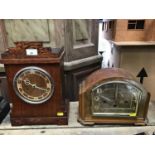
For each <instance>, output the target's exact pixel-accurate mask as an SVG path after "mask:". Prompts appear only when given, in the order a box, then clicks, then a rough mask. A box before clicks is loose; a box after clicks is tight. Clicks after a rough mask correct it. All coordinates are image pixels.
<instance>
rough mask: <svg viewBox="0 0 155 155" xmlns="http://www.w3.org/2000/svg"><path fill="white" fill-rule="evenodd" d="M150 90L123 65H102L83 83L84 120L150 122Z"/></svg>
mask: <svg viewBox="0 0 155 155" xmlns="http://www.w3.org/2000/svg"><path fill="white" fill-rule="evenodd" d="M149 100H150V94H149V93H148V92H147V91H146V90H145V89H144V88H143V86H142V85H141V84H140V83H139V82H136V80H135V79H134V77H133V76H132V75H131V74H130V73H129V72H127V71H125V70H123V69H120V68H105V69H100V70H98V71H96V72H94V73H92V74H91V75H89V76H88V77H87V78H86V79H85V80H84V81H83V82H82V83H81V85H80V93H79V118H78V120H79V121H80V122H81V123H82V124H84V125H87V124H134V125H145V124H146V123H147V121H146V117H147V111H148V105H149Z"/></svg>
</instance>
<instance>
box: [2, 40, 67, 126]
mask: <svg viewBox="0 0 155 155" xmlns="http://www.w3.org/2000/svg"><path fill="white" fill-rule="evenodd" d="M63 56H64V51H63V49H58V48H53V49H51V48H43V47H42V43H31V42H20V43H19V42H18V43H16V47H15V48H10V49H9V50H8V51H6V52H4V53H3V54H2V56H1V57H2V58H1V60H0V61H1V63H3V64H4V65H5V71H6V75H7V80H8V87H9V96H10V102H11V103H10V104H11V112H10V116H11V117H10V119H11V124H12V125H37V124H38V125H45V124H58V125H65V124H68V103H67V101H66V100H65V98H64V82H63Z"/></svg>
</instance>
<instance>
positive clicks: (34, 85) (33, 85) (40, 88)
mask: <svg viewBox="0 0 155 155" xmlns="http://www.w3.org/2000/svg"><path fill="white" fill-rule="evenodd" d="M32 87H33V88H37V89H39V90H43V91H48V90H47V89H45V88H42V87H38V86H37V85H36V84H32Z"/></svg>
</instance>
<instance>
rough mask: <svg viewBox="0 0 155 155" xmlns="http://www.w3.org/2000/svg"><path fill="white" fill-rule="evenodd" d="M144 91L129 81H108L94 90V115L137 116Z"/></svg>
mask: <svg viewBox="0 0 155 155" xmlns="http://www.w3.org/2000/svg"><path fill="white" fill-rule="evenodd" d="M141 95H142V92H141V90H140V89H138V88H137V87H135V86H133V85H131V84H129V83H108V84H103V85H100V86H98V87H96V88H94V89H93V90H92V114H93V115H94V116H105V115H107V116H109V115H110V116H111V115H121V116H122V115H128V116H130V115H132V116H136V112H137V108H138V103H139V102H140V100H141Z"/></svg>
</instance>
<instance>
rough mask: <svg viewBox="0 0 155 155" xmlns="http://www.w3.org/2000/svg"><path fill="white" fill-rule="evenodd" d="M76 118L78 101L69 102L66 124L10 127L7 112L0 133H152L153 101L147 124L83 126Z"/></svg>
mask: <svg viewBox="0 0 155 155" xmlns="http://www.w3.org/2000/svg"><path fill="white" fill-rule="evenodd" d="M77 118H78V102H70V113H69V123H68V125H61V126H58V125H30V126H14V127H12V126H11V124H10V116H9V114H8V115H7V117H6V118H5V119H4V120H3V122H2V123H1V125H0V135H43V134H46V135H133V134H138V133H141V132H145V133H146V134H149V135H152V133H153V132H155V103H153V102H150V105H149V111H148V124H147V126H131V125H130V126H129V125H93V126H83V125H81V124H80V123H79V122H78V121H77Z"/></svg>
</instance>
